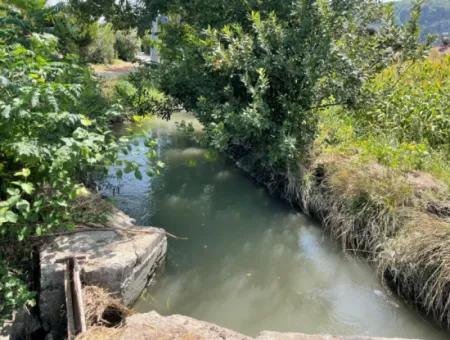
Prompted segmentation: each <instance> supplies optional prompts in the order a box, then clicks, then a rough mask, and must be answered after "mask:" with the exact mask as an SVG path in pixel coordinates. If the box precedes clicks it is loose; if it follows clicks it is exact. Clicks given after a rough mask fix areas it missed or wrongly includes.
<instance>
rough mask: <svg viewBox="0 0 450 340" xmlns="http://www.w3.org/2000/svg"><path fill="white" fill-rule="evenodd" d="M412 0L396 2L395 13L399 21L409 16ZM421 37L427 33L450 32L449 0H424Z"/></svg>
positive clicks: (403, 20)
mask: <svg viewBox="0 0 450 340" xmlns="http://www.w3.org/2000/svg"><path fill="white" fill-rule="evenodd" d="M411 3H412V0H401V1H399V2H397V3H396V14H397V17H398V18H399V20H400V22H405V21H406V20H408V18H409V12H410V9H411ZM420 22H421V25H422V37H425V36H426V35H427V34H442V33H449V32H450V0H426V1H425V4H424V7H423V13H422V18H421V20H420Z"/></svg>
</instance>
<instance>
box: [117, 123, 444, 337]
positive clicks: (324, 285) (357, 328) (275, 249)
mask: <svg viewBox="0 0 450 340" xmlns="http://www.w3.org/2000/svg"><path fill="white" fill-rule="evenodd" d="M182 118H183V117H182ZM184 118H186V117H184ZM143 129H144V130H145V131H148V133H149V134H151V135H152V136H154V137H156V138H157V139H158V142H159V147H158V154H159V157H160V158H161V160H163V161H164V162H165V163H166V167H165V169H164V171H163V173H162V175H161V176H160V177H157V178H149V177H145V176H144V179H143V180H142V181H139V180H136V179H134V178H133V177H132V176H126V177H125V178H124V179H123V180H121V181H119V182H115V180H112V179H111V182H112V183H113V184H114V185H118V186H120V192H119V193H118V194H117V191H116V195H115V196H114V199H115V200H116V202H117V204H118V206H119V207H120V208H122V209H123V210H125V211H126V212H127V213H129V214H130V215H132V216H133V217H135V218H136V219H137V220H138V222H139V223H140V224H143V225H154V226H162V227H164V228H166V229H167V230H168V231H169V232H170V233H172V234H175V235H177V236H180V237H186V238H188V240H173V239H172V240H170V241H169V253H168V259H167V265H166V270H165V272H164V274H162V275H161V277H160V278H159V279H158V280H157V282H156V283H155V284H154V285H152V286H151V287H150V288H149V289H148V290H147V291H146V292H145V293H144V294H143V295H142V297H141V298H140V300H139V301H138V302H137V304H136V305H135V309H136V310H137V311H139V312H148V311H151V310H157V311H158V312H159V313H161V314H175V313H176V314H185V315H188V316H192V317H195V318H198V319H202V320H206V321H210V322H214V323H217V324H219V325H221V326H225V327H229V328H231V329H234V330H236V331H240V332H242V333H245V334H248V335H256V334H257V333H258V332H259V331H261V330H277V331H299V332H304V333H320V334H327V333H328V334H329V333H332V334H340V335H371V336H386V337H405V338H422V339H434V340H440V339H448V338H449V335H448V334H446V333H444V332H442V331H440V330H438V329H436V328H435V327H434V326H432V325H431V324H430V323H428V322H427V321H425V320H423V319H422V318H421V317H420V316H419V314H418V313H416V312H414V311H412V310H410V309H409V308H408V307H406V306H405V305H403V304H402V303H401V302H400V301H398V300H397V299H396V298H395V297H392V296H391V295H390V294H389V292H388V291H386V290H385V289H384V288H383V287H382V286H381V285H380V284H379V282H378V280H377V278H376V276H375V274H374V271H373V268H372V267H370V266H369V265H368V264H366V263H363V262H361V261H359V260H357V259H355V258H353V257H349V256H345V255H344V254H343V253H342V252H341V251H340V250H339V249H337V247H336V245H335V243H334V242H333V241H331V240H330V239H329V238H328V237H327V236H326V235H325V234H324V233H323V232H322V230H321V228H320V226H318V225H317V224H316V223H315V222H313V221H312V220H310V219H308V218H307V217H305V216H304V215H302V214H301V213H299V212H298V211H295V210H293V209H291V208H290V207H289V206H288V205H286V204H284V203H283V202H280V201H279V200H277V199H275V198H272V197H270V196H269V195H268V194H267V193H266V192H265V191H264V190H263V189H262V188H261V187H260V186H258V185H256V184H255V183H254V182H253V181H252V180H251V179H250V178H248V177H247V176H246V175H245V174H243V173H242V172H241V171H240V170H238V169H237V168H236V167H235V166H234V165H233V164H232V163H231V162H230V161H227V160H226V159H225V158H224V157H222V156H220V155H217V154H215V153H214V152H211V151H209V150H206V149H203V148H201V147H199V146H197V145H195V143H193V142H189V141H188V140H187V139H186V138H183V137H181V136H179V134H178V133H177V132H176V129H175V128H174V123H173V122H171V123H162V122H161V121H157V120H151V121H148V122H146V123H145V126H144V127H143ZM136 140H137V141H138V142H139V143H140V145H139V146H137V147H135V149H134V152H133V153H132V154H130V155H128V156H127V157H128V158H131V159H135V160H137V161H139V162H141V163H142V167H143V169H145V166H146V165H145V164H146V161H145V158H144V156H143V154H144V152H145V150H144V149H145V148H144V146H143V145H142V140H141V138H139V137H136Z"/></svg>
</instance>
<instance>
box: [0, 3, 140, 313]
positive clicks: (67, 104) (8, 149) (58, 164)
mask: <svg viewBox="0 0 450 340" xmlns="http://www.w3.org/2000/svg"><path fill="white" fill-rule="evenodd" d="M43 4H44V3H43V2H42V6H43ZM24 7H25V9H24V10H20V11H19V10H17V8H10V10H11V11H10V12H8V11H7V10H4V12H3V8H2V9H1V11H2V14H5V15H6V19H5V20H4V21H3V22H2V26H1V28H0V141H1V142H0V301H1V302H0V320H5V319H8V318H10V316H11V312H12V311H13V310H15V309H18V308H19V307H20V306H21V305H23V304H24V303H29V302H30V299H31V295H30V293H29V292H27V290H26V287H27V284H28V282H27V281H28V280H29V279H30V277H29V275H28V274H29V273H27V269H26V268H25V267H27V266H23V265H22V264H19V263H15V259H14V258H12V257H11V256H8V254H7V253H8V252H7V251H5V247H4V246H5V245H6V250H9V251H11V250H14V251H15V252H16V251H17V250H18V249H24V251H25V252H26V253H27V256H21V259H19V260H18V261H29V259H30V258H31V257H30V256H28V255H29V252H30V251H31V248H32V247H31V245H32V244H35V242H36V240H37V239H38V238H39V237H40V236H42V235H44V234H49V233H53V232H57V231H60V230H71V229H73V228H74V226H75V225H76V224H77V222H78V221H77V220H76V218H77V216H75V215H74V214H73V210H74V209H73V203H74V201H75V200H76V199H77V198H78V197H79V196H82V195H83V194H84V193H85V192H86V189H85V187H84V185H90V184H92V178H93V177H95V175H105V174H106V173H107V171H108V168H109V167H110V166H111V165H112V164H115V165H117V166H118V167H119V168H120V169H119V170H118V174H117V175H118V176H119V175H120V171H121V172H126V173H129V172H134V173H135V175H136V176H137V177H141V176H142V175H141V173H140V171H139V165H138V164H136V163H132V162H129V161H118V160H117V157H118V153H119V152H121V151H123V152H126V151H127V150H129V148H130V145H128V141H127V140H126V139H125V138H124V139H120V140H119V139H118V138H117V137H116V136H115V135H114V134H113V133H112V132H111V131H110V128H109V126H110V123H111V122H112V121H113V120H116V119H118V118H119V117H121V116H122V115H123V110H122V109H121V108H120V107H118V106H107V105H106V102H105V101H104V100H103V99H102V98H101V91H100V87H99V84H98V83H97V81H96V80H95V78H94V77H93V75H92V73H91V71H90V68H88V67H86V66H85V65H84V64H83V63H81V62H80V60H79V59H78V58H77V57H76V56H62V55H61V53H60V50H59V49H58V43H57V39H56V38H55V37H54V36H53V35H50V34H41V33H38V32H39V31H40V30H41V29H40V28H36V29H35V30H36V31H38V32H35V31H31V32H30V31H27V30H24V29H23V28H24V27H28V28H30V29H31V28H32V27H33V26H32V25H31V24H30V23H29V22H28V20H29V19H30V17H32V15H31V14H30V12H28V11H27V10H26V6H24ZM8 9H9V8H8ZM8 15H10V16H9V17H8ZM2 19H3V18H2ZM13 19H14V20H13ZM33 29H34V28H33ZM99 30H100V31H102V32H103V33H105V34H106V35H107V36H108V37H111V36H112V37H114V35H113V33H112V31H111V27H110V26H109V25H106V26H101V27H100V29H99ZM98 39H99V38H98V37H97V40H98ZM110 47H112V44H111V45H110ZM122 169H123V170H122ZM96 216H97V215H96ZM30 238H33V243H32V242H31V241H30ZM27 251H28V252H27ZM24 268H25V269H24Z"/></svg>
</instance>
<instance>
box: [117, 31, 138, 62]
mask: <svg viewBox="0 0 450 340" xmlns="http://www.w3.org/2000/svg"><path fill="white" fill-rule="evenodd" d="M114 46H115V49H116V51H117V55H118V57H119V58H120V59H122V60H126V61H134V59H135V57H136V54H137V53H138V52H139V51H140V49H141V39H140V38H139V36H138V33H137V29H133V30H128V31H116V43H115V45H114Z"/></svg>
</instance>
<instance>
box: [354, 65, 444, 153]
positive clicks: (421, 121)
mask: <svg viewBox="0 0 450 340" xmlns="http://www.w3.org/2000/svg"><path fill="white" fill-rule="evenodd" d="M402 67H403V68H404V71H403V72H401V73H399V72H398V69H399V66H393V67H390V68H387V69H385V70H384V71H383V72H381V73H380V74H379V75H378V76H377V77H376V78H375V79H374V80H373V81H372V82H369V83H368V84H367V91H368V93H369V96H370V98H371V100H370V101H369V102H368V105H365V106H364V107H363V108H362V109H361V110H358V111H356V112H355V113H354V117H355V118H356V121H357V122H358V126H359V128H360V130H362V131H373V132H375V133H383V134H389V135H390V136H391V137H393V138H394V137H395V138H396V139H397V140H398V141H399V142H405V143H408V142H415V143H428V144H429V145H430V146H431V147H433V148H446V149H447V150H450V149H449V143H450V112H449V107H450V79H449V77H448V75H449V74H450V56H446V57H443V58H441V59H438V60H433V61H432V60H428V59H427V60H423V61H421V62H416V63H413V64H406V65H402Z"/></svg>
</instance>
